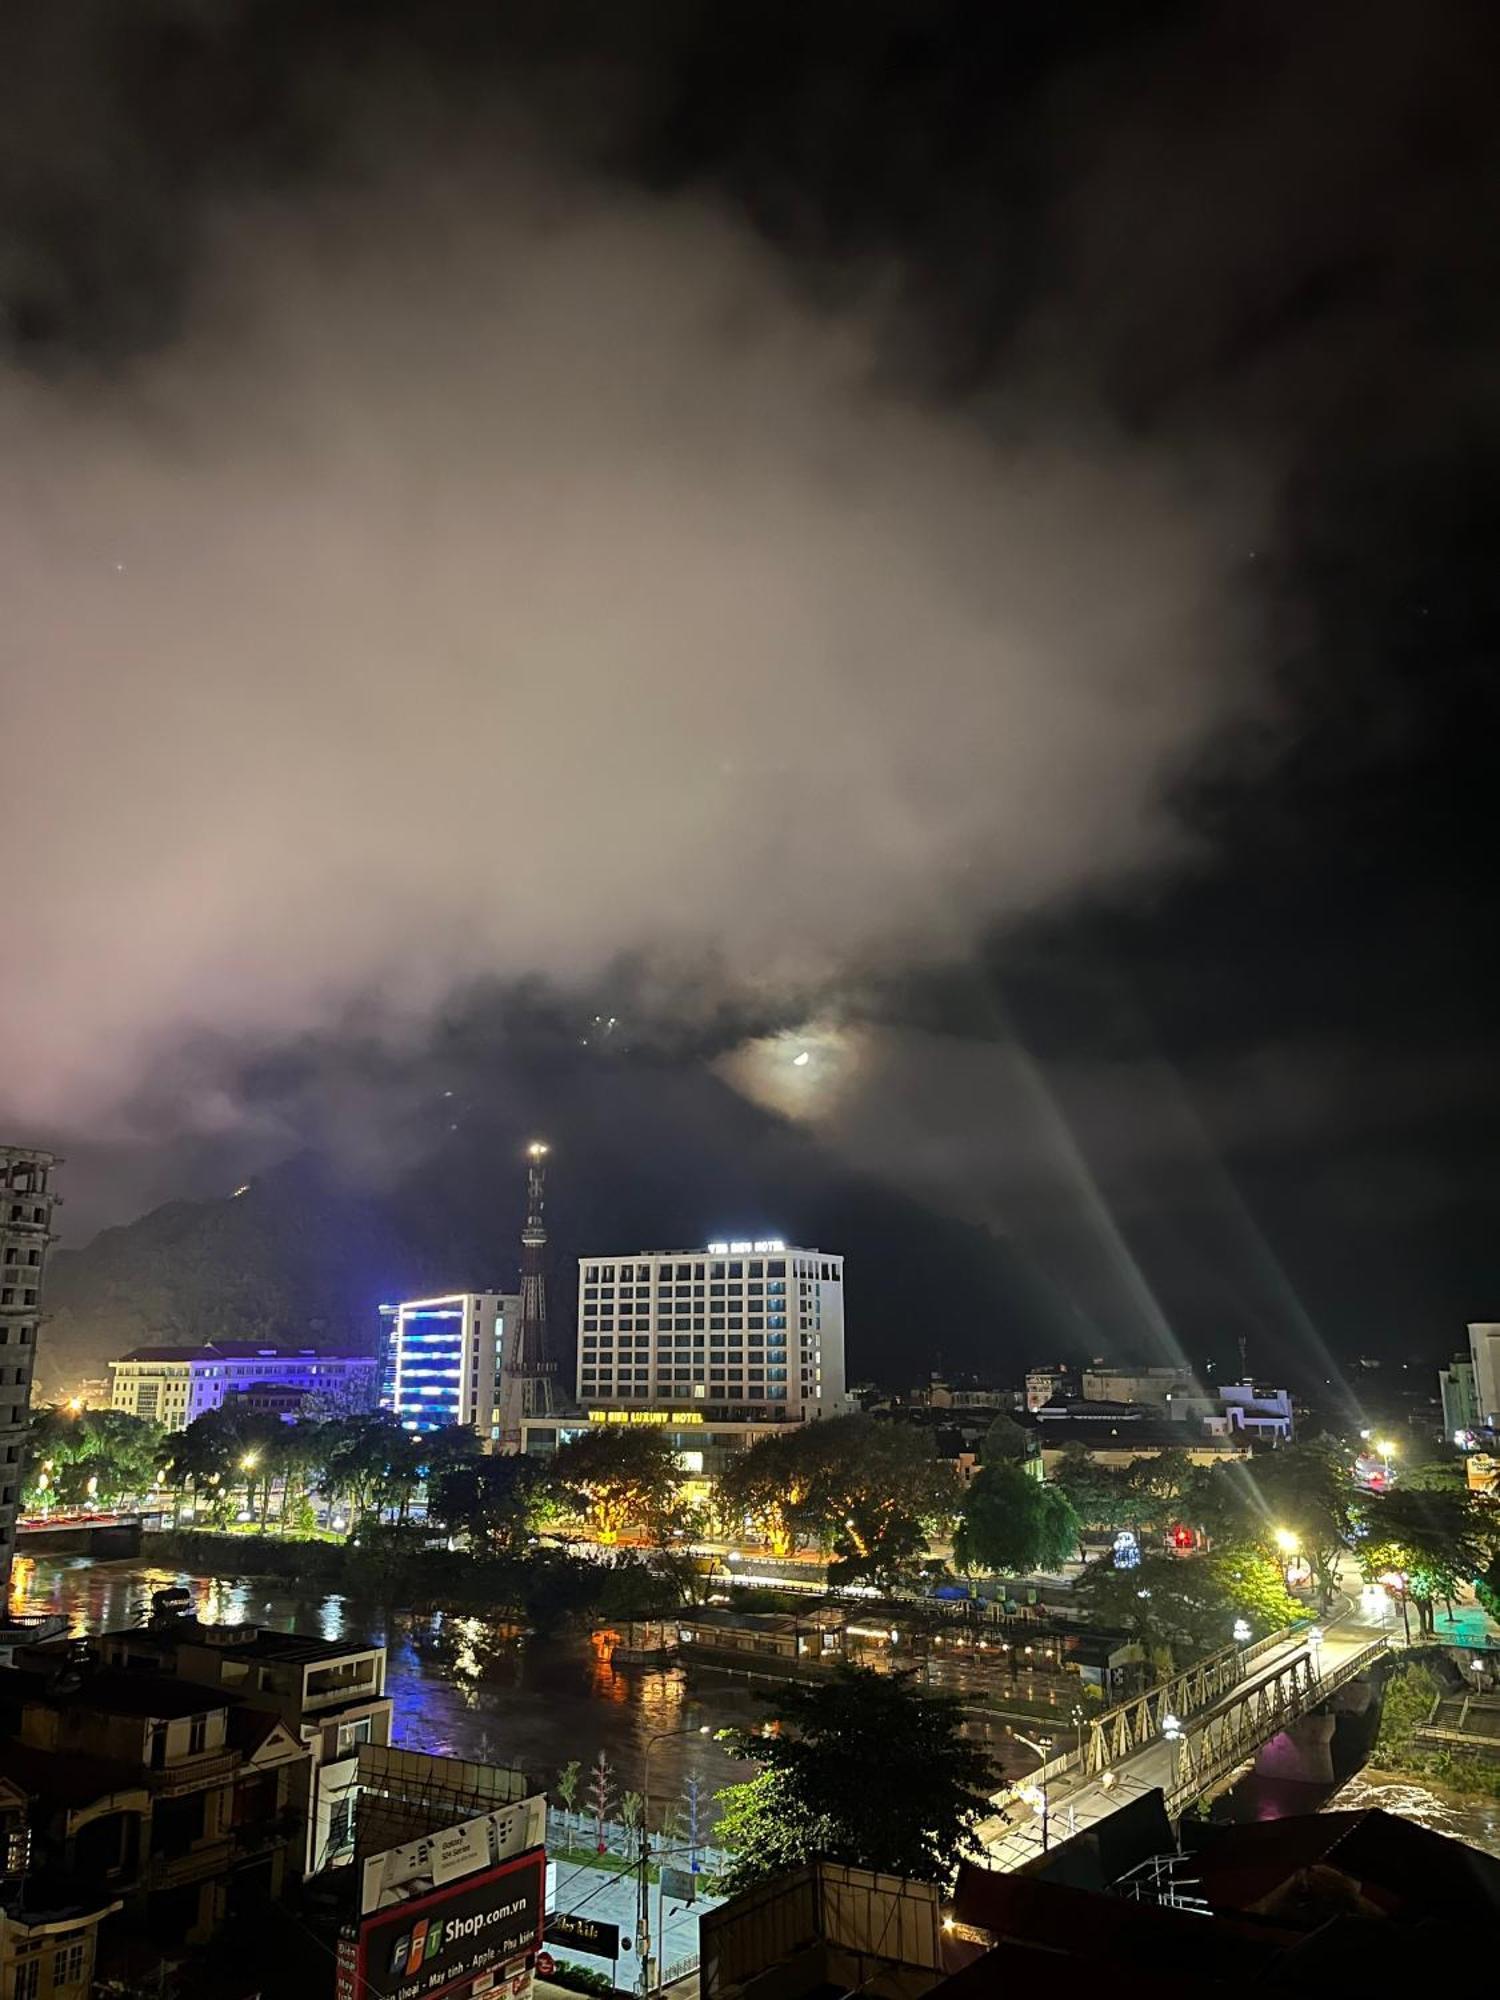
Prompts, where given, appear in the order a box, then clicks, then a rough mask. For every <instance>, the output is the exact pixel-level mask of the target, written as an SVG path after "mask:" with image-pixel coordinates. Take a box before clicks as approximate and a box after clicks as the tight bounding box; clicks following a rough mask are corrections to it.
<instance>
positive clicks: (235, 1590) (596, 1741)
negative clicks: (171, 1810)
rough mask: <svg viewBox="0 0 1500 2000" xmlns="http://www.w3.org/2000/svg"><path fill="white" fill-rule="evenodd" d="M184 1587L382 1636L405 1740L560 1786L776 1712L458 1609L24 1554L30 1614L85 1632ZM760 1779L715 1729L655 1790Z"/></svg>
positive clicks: (289, 1620) (687, 1746) (672, 1763)
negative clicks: (563, 1776)
mask: <svg viewBox="0 0 1500 2000" xmlns="http://www.w3.org/2000/svg"><path fill="white" fill-rule="evenodd" d="M170 1584H181V1585H184V1586H185V1587H186V1588H187V1589H188V1590H190V1591H191V1592H192V1594H193V1600H194V1605H195V1608H196V1611H197V1615H198V1616H199V1617H200V1618H202V1619H203V1620H205V1621H206V1622H208V1623H212V1624H247V1625H260V1626H264V1627H265V1628H267V1629H268V1630H275V1631H278V1632H301V1633H305V1634H308V1635H309V1636H311V1637H315V1638H323V1639H346V1638H347V1639H356V1640H366V1639H368V1640H373V1641H374V1642H376V1643H377V1644H383V1645H384V1646H385V1647H386V1649H387V1664H386V1692H387V1693H388V1694H389V1695H390V1696H391V1698H392V1701H393V1704H394V1716H393V1721H392V1733H393V1739H394V1741H396V1742H397V1743H400V1744H402V1745H403V1746H404V1747H405V1748H406V1749H409V1750H425V1751H428V1752H429V1753H431V1754H434V1755H437V1756H443V1757H466V1758H470V1759H472V1760H474V1761H475V1762H478V1763H490V1764H506V1765H513V1766H515V1767H516V1768H518V1769H520V1770H524V1771H526V1772H527V1773H528V1774H530V1775H531V1776H532V1777H534V1778H536V1779H538V1780H540V1782H541V1783H542V1784H544V1785H545V1786H547V1788H548V1789H549V1791H550V1790H551V1789H552V1785H553V1780H554V1778H555V1776H556V1773H557V1772H558V1771H559V1770H560V1769H561V1768H562V1767H563V1765H565V1764H567V1763H569V1762H570V1761H572V1760H573V1759H575V1758H576V1759H577V1760H578V1762H579V1763H581V1764H582V1765H584V1767H585V1771H587V1767H588V1766H590V1765H591V1764H593V1762H594V1761H595V1759H596V1758H597V1757H598V1756H599V1753H600V1751H601V1750H602V1751H603V1753H604V1755H605V1757H606V1759H607V1761H608V1764H609V1766H610V1768H611V1771H612V1773H613V1777H612V1780H611V1784H612V1788H613V1789H614V1790H616V1791H631V1790H639V1789H640V1786H641V1768H642V1763H643V1760H644V1756H645V1747H646V1743H647V1740H648V1739H649V1738H650V1737H652V1736H653V1735H656V1734H658V1733H660V1732H662V1731H665V1730H679V1729H681V1730H694V1731H696V1730H697V1729H699V1728H701V1727H702V1726H703V1725H705V1724H706V1725H707V1726H708V1727H709V1729H710V1730H717V1729H722V1728H730V1727H736V1726H738V1727H746V1726H749V1727H755V1726H756V1725H757V1724H758V1723H759V1722H760V1721H761V1719H762V1717H763V1715H764V1713H765V1711H764V1709H763V1706H762V1704H761V1703H760V1702H759V1701H757V1700H756V1698H755V1697H754V1695H752V1694H751V1693H750V1692H749V1690H748V1689H745V1688H743V1687H740V1686H738V1685H736V1684H734V1683H732V1682H730V1681H728V1680H726V1679H722V1678H721V1677H720V1676H717V1675H710V1676H703V1677H699V1678H695V1680H694V1682H693V1685H692V1686H691V1687H690V1686H689V1685H688V1681H687V1677H686V1675H684V1674H683V1673H682V1672H680V1671H678V1670H676V1669H672V1670H668V1671H647V1670H644V1669H641V1668H630V1669H627V1670H625V1671H621V1672H616V1671H614V1670H613V1669H612V1668H611V1666H610V1664H609V1660H608V1657H607V1655H606V1653H605V1651H604V1650H603V1649H602V1648H601V1647H596V1646H595V1645H594V1644H593V1643H592V1642H591V1641H590V1639H589V1638H588V1636H587V1635H586V1634H582V1635H578V1636H574V1637H568V1638H561V1639H555V1640H542V1639H537V1638H533V1637H528V1636H527V1635H526V1634H524V1633H522V1632H520V1631H518V1630H517V1629H516V1628H515V1627H513V1626H504V1625H495V1624H490V1623H488V1622H487V1621H486V1620H484V1619H480V1618H455V1617H452V1616H448V1615H444V1614H441V1613H439V1614H436V1615H434V1616H430V1617H420V1618H418V1617H413V1616H409V1615H407V1614H404V1613H392V1612H390V1611H388V1610H385V1609H382V1608H381V1607H380V1606H379V1605H376V1604H373V1603H364V1602H360V1601H358V1600H356V1599H354V1598H348V1597H341V1596H338V1595H337V1594H329V1595H317V1596H301V1595H299V1594H298V1593H297V1592H295V1591H294V1590H291V1589H289V1588H287V1587H286V1586H285V1585H283V1584H279V1583H275V1582H271V1581H267V1580H257V1579H254V1578H233V1577H203V1576H190V1575H187V1574H185V1573H183V1572H181V1571H178V1570H175V1569H156V1568H152V1567H151V1566H149V1565H148V1564H144V1563H141V1562H96V1561H93V1560H91V1559H89V1558H87V1557H74V1558H67V1557H60V1558H50V1557H26V1556H20V1557H17V1559H16V1565H15V1573H14V1582H13V1586H12V1591H13V1598H14V1602H15V1605H16V1608H17V1609H18V1610H21V1611H48V1610H54V1611H61V1612H63V1613H65V1614H66V1616H67V1617H68V1619H69V1621H70V1623H71V1625H72V1628H73V1630H74V1631H75V1632H78V1633H87V1632H104V1631H114V1630H119V1629H121V1628H123V1627H125V1626H130V1625H140V1624H142V1623H144V1622H145V1619H146V1617H147V1616H148V1614H149V1612H150V1608H151V1595H152V1592H153V1591H157V1590H162V1589H165V1588H166V1587H167V1586H168V1585H170ZM747 1775H748V1772H747V1768H746V1766H745V1765H744V1764H743V1763H740V1762H737V1761H736V1760H735V1759H733V1758H731V1757H730V1756H729V1755H728V1753H727V1752H726V1751H725V1749H724V1748H723V1746H722V1745H721V1744H720V1743H718V1742H717V1741H715V1740H714V1738H713V1736H712V1735H709V1736H701V1735H697V1734H691V1735H685V1736H680V1737H674V1738H672V1739H671V1740H669V1741H666V1742H662V1743H660V1744H658V1745H657V1747H656V1748H655V1749H654V1750H653V1751H652V1754H651V1791H652V1796H653V1797H656V1798H660V1797H673V1796H678V1795H680V1793H681V1791H682V1789H683V1786H684V1784H685V1781H686V1780H687V1779H688V1778H689V1777H690V1776H693V1777H696V1778H697V1779H698V1780H699V1781H700V1784H701V1786H702V1790H703V1792H704V1794H705V1796H706V1795H707V1794H709V1793H712V1792H714V1791H717V1790H718V1789H719V1788H720V1786H722V1785H725V1784H732V1783H734V1782H736V1781H737V1780H738V1779H741V1778H744V1777H745V1776H747Z"/></svg>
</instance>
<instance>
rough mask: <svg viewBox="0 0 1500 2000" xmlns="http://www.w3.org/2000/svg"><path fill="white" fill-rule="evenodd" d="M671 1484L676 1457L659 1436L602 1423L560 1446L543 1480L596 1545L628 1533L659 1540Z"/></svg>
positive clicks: (672, 1496) (668, 1515)
mask: <svg viewBox="0 0 1500 2000" xmlns="http://www.w3.org/2000/svg"><path fill="white" fill-rule="evenodd" d="M677 1482H678V1468H677V1457H676V1454H675V1453H674V1451H673V1450H672V1447H671V1446H670V1445H669V1444H668V1443H667V1440H666V1439H665V1437H663V1436H662V1434H661V1432H660V1431H658V1430H650V1429H645V1428H640V1429H637V1428H635V1427H634V1426H629V1425H604V1424H600V1425H598V1426H597V1427H594V1428H591V1429H589V1430H587V1431H585V1432H583V1433H582V1434H581V1435H580V1436H578V1437H576V1438H571V1439H569V1441H568V1442H567V1443H566V1444H565V1445H562V1446H561V1447H560V1448H559V1449H558V1451H557V1452H556V1453H555V1455H554V1456H553V1458H552V1460H551V1462H550V1465H549V1467H548V1479H547V1483H548V1485H549V1486H550V1488H551V1489H552V1491H553V1492H554V1493H555V1494H556V1495H557V1497H558V1498H559V1500H560V1501H561V1502H562V1504H563V1505H564V1506H566V1507H568V1508H570V1509H571V1510H572V1511H573V1512H574V1513H576V1514H579V1515H581V1516H582V1518H583V1519H584V1520H585V1521H586V1522H587V1524H588V1526H589V1528H590V1529H591V1530H592V1532H593V1533H594V1535H595V1536H596V1537H597V1539H598V1540H599V1541H601V1542H617V1541H618V1540H619V1539H620V1537H621V1535H622V1534H625V1533H626V1532H627V1531H630V1530H632V1529H633V1530H635V1531H636V1532H638V1533H642V1534H646V1535H648V1536H650V1537H651V1538H652V1539H654V1540H661V1539H664V1537H665V1535H666V1533H667V1531H668V1529H669V1527H670V1525H671V1520H672V1514H673V1508H674V1504H675V1502H676V1498H677Z"/></svg>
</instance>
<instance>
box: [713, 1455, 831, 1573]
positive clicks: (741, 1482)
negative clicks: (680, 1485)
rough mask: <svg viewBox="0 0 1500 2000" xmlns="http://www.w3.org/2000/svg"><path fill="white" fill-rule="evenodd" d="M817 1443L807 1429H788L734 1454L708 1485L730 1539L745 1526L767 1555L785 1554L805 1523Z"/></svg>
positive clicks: (717, 1512)
mask: <svg viewBox="0 0 1500 2000" xmlns="http://www.w3.org/2000/svg"><path fill="white" fill-rule="evenodd" d="M816 1444H817V1440H816V1439H815V1438H814V1436H813V1434H812V1429H811V1427H810V1426H809V1425H806V1424H798V1425H796V1426H792V1425H788V1427H787V1429H786V1432H785V1434H784V1435H779V1434H778V1435H775V1436H772V1437H764V1438H760V1439H759V1440H757V1442H756V1443H754V1444H752V1445H751V1446H750V1448H749V1450H748V1451H737V1452H735V1453H734V1455H733V1456H732V1457H731V1458H730V1459H729V1460H728V1461H727V1463H726V1464H725V1465H724V1467H723V1469H722V1470H721V1471H720V1473H719V1475H718V1478H717V1479H716V1481H715V1485H714V1511H715V1513H716V1514H717V1515H718V1517H719V1522H720V1525H721V1527H722V1528H723V1530H724V1533H725V1534H726V1535H727V1536H728V1537H729V1538H730V1539H731V1540H733V1539H734V1537H735V1536H737V1535H738V1534H740V1533H741V1532H743V1531H744V1530H745V1529H746V1528H748V1529H749V1530H750V1532H751V1534H753V1535H754V1536H755V1537H756V1539H757V1540H759V1541H762V1542H764V1543H765V1544H766V1546H767V1547H768V1548H769V1549H770V1551H771V1553H772V1555H776V1556H787V1555H790V1554H791V1553H792V1551H793V1550H794V1549H795V1548H796V1546H797V1543H798V1541H799V1539H801V1535H802V1533H803V1532H804V1531H805V1530H806V1529H807V1528H808V1526H809V1525H810V1524H809V1523H808V1521H807V1519H806V1507H807V1499H808V1494H809V1490H810V1487H811V1480H812V1472H813V1466H814V1462H815V1459H816Z"/></svg>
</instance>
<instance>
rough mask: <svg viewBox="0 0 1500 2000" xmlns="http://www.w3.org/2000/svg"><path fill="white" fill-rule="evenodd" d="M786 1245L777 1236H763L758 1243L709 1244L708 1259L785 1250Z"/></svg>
mask: <svg viewBox="0 0 1500 2000" xmlns="http://www.w3.org/2000/svg"><path fill="white" fill-rule="evenodd" d="M785 1248H786V1245H785V1244H784V1243H783V1242H782V1240H781V1238H780V1237H779V1236H763V1237H762V1238H761V1240H760V1241H759V1242H758V1243H710V1244H709V1246H708V1254H709V1256H710V1257H740V1256H746V1255H749V1254H752V1253H753V1252H755V1251H758V1250H785Z"/></svg>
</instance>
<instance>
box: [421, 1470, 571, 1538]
mask: <svg viewBox="0 0 1500 2000" xmlns="http://www.w3.org/2000/svg"><path fill="white" fill-rule="evenodd" d="M544 1478H545V1473H544V1470H543V1468H542V1466H541V1464H540V1462H539V1461H538V1460H536V1459H534V1458H524V1457H522V1456H520V1455H519V1454H516V1453H507V1454H505V1455H503V1456H496V1455H493V1454H489V1453H486V1454H485V1455H484V1456H483V1457H473V1458H468V1457H465V1458H463V1459H460V1460H459V1461H458V1463H456V1464H451V1465H449V1466H448V1467H447V1468H446V1470H443V1471H440V1472H439V1473H438V1474H437V1475H436V1476H435V1477H434V1476H433V1474H432V1473H431V1471H430V1470H429V1473H428V1483H427V1518H428V1519H429V1520H430V1521H436V1522H438V1523H439V1524H440V1525H441V1526H443V1527H444V1528H446V1529H448V1531H449V1532H450V1533H452V1534H464V1535H467V1536H468V1538H469V1541H470V1543H471V1544H472V1545H473V1546H474V1547H475V1548H477V1549H482V1550H484V1551H486V1552H487V1553H489V1554H491V1555H494V1554H499V1553H501V1552H502V1551H508V1550H511V1549H515V1548H518V1547H520V1546H521V1545H522V1544H523V1543H524V1542H525V1540H526V1536H527V1533H528V1531H529V1529H530V1527H531V1523H532V1517H533V1515H534V1514H535V1512H536V1504H537V1497H538V1492H539V1489H540V1487H541V1484H542V1481H543V1479H544Z"/></svg>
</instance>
